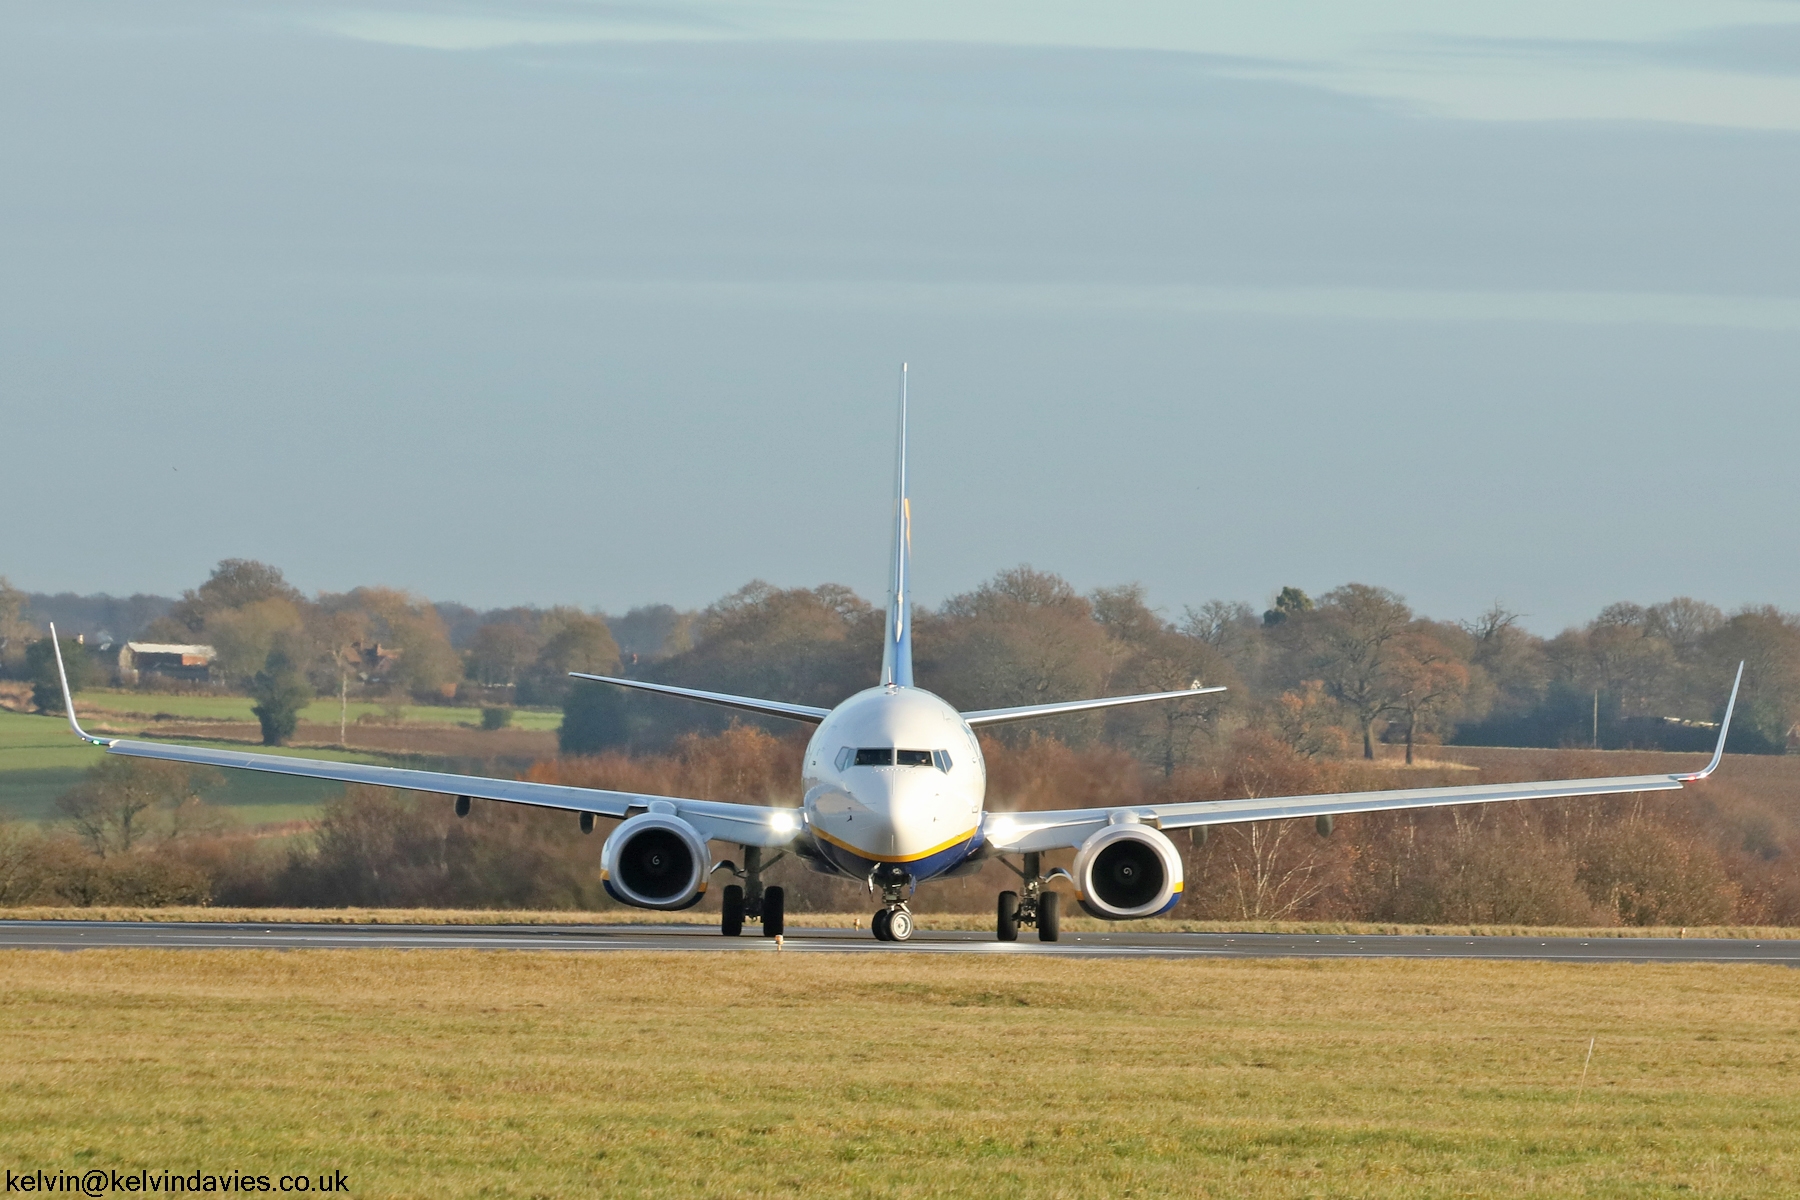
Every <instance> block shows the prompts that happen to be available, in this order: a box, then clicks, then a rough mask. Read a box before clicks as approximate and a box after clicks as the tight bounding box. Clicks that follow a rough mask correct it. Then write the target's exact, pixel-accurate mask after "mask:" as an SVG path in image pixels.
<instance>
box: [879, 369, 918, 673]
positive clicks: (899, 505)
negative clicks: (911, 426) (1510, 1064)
mask: <svg viewBox="0 0 1800 1200" xmlns="http://www.w3.org/2000/svg"><path fill="white" fill-rule="evenodd" d="M897 440H898V443H899V445H898V449H897V450H896V451H895V453H894V552H893V558H892V560H891V561H890V562H889V563H888V603H887V628H886V630H885V631H884V633H883V636H882V639H881V682H882V683H883V684H898V685H899V686H901V687H911V686H912V681H913V660H912V579H911V575H912V501H911V500H910V499H909V498H908V497H907V493H906V364H905V363H901V364H900V431H899V435H898V439H897Z"/></svg>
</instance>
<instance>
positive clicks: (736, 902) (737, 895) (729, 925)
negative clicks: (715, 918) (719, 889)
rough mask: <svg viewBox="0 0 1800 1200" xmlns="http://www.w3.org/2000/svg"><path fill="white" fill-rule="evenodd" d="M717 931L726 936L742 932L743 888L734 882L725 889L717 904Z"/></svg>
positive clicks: (735, 935) (733, 935)
mask: <svg viewBox="0 0 1800 1200" xmlns="http://www.w3.org/2000/svg"><path fill="white" fill-rule="evenodd" d="M719 932H720V933H722V934H724V935H725V936H726V937H737V936H738V935H739V934H741V933H743V932H744V889H743V888H741V887H739V886H738V885H737V884H735V883H734V884H732V885H731V886H730V887H728V888H726V889H725V896H724V899H723V901H722V902H721V903H720V905H719Z"/></svg>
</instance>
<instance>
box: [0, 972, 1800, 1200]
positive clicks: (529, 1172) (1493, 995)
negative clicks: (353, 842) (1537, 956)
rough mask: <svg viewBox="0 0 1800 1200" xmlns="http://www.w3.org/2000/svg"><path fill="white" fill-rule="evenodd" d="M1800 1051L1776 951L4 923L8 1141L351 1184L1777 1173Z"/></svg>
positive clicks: (996, 1184)
mask: <svg viewBox="0 0 1800 1200" xmlns="http://www.w3.org/2000/svg"><path fill="white" fill-rule="evenodd" d="M1590 1038H1593V1039H1595V1041H1594V1052H1593V1059H1592V1063H1591V1066H1589V1067H1587V1075H1586V1079H1585V1081H1584V1080H1583V1070H1584V1059H1585V1056H1586V1054H1587V1051H1588V1045H1589V1039H1590ZM1797 1068H1800V993H1797V992H1796V989H1795V987H1794V976H1793V974H1792V973H1790V972H1787V971H1784V970H1780V969H1775V968H1758V967H1726V966H1692V965H1683V966H1627V965H1619V966H1605V967H1595V966H1569V965H1559V964H1542V963H1487V962H1459V963H1444V962H1396V961H1389V962H1356V963H1336V962H1323V963H1303V962H1202V963H1187V962H1182V963H1170V962H1123V963H1121V962H1067V961H1047V960H1024V959H984V960H971V959H969V958H964V957H960V956H959V957H955V958H923V957H921V956H914V955H907V956H904V957H902V956H898V955H896V956H893V957H881V956H857V957H838V956H830V955H798V954H789V955H783V954H778V953H767V954H756V955H729V956H728V955H703V954H688V955H662V956H658V955H638V954H605V955H574V954H568V955H558V954H522V953H491V954H482V953H476V952H458V951H447V952H439V951H412V952H394V951H306V952H298V953H285V954H284V953H264V952H212V953H205V952H193V951H132V950H118V951H114V950H94V951H84V952H81V953H78V954H57V953H48V952H37V951H6V952H0V1079H3V1080H4V1081H5V1083H4V1085H3V1086H4V1088H5V1096H6V1103H5V1104H4V1105H3V1106H0V1145H4V1146H5V1147H6V1152H7V1153H6V1157H7V1159H8V1161H7V1163H6V1164H5V1165H6V1166H7V1167H9V1168H11V1169H14V1170H17V1169H19V1168H37V1167H41V1168H43V1169H45V1170H50V1171H54V1170H57V1169H67V1170H75V1171H81V1170H87V1169H92V1168H102V1169H111V1168H136V1167H140V1166H141V1167H145V1168H149V1169H153V1170H161V1169H168V1170H171V1171H176V1170H180V1171H191V1170H194V1169H196V1168H199V1169H208V1170H212V1171H227V1170H232V1169H237V1170H254V1171H265V1172H269V1173H272V1174H282V1173H297V1172H302V1171H304V1172H308V1173H311V1174H315V1175H316V1174H319V1173H323V1172H330V1171H332V1170H341V1171H343V1172H344V1173H345V1174H346V1175H347V1177H348V1179H349V1183H350V1192H351V1194H353V1195H359V1196H430V1197H448V1196H519V1197H527V1196H557V1197H560V1196H577V1195H632V1196H683V1197H686V1196H763V1195H809V1196H810V1195H855V1196H939V1195H960V1196H991V1195H1022V1196H1033V1197H1064V1196H1066V1197H1084V1198H1085V1197H1091V1196H1168V1195H1193V1196H1252V1197H1259V1196H1279V1197H1289V1196H1320V1195H1354V1196H1370V1197H1386V1196H1396V1197H1398V1196H1404V1197H1416V1196H1458V1195H1473V1196H1493V1195H1500V1194H1506V1195H1512V1196H1520V1195H1532V1196H1608V1197H1610V1196H1658V1195H1696V1196H1730V1197H1759V1196H1771V1197H1772V1196H1791V1195H1794V1194H1796V1192H1800V1089H1796V1088H1795V1087H1794V1086H1793V1080H1794V1075H1795V1071H1796V1069H1797Z"/></svg>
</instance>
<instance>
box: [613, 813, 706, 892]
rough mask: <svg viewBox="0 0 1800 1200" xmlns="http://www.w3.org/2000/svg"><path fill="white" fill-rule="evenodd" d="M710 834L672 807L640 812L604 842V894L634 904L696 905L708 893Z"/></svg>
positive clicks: (622, 823)
mask: <svg viewBox="0 0 1800 1200" xmlns="http://www.w3.org/2000/svg"><path fill="white" fill-rule="evenodd" d="M706 868H707V858H706V839H705V838H703V837H701V836H700V831H699V830H697V829H695V828H694V827H693V826H692V825H689V824H688V823H687V822H686V821H684V820H682V819H681V818H680V817H677V816H674V815H673V814H670V813H639V814H638V815H637V816H635V817H632V818H631V819H630V820H627V821H621V822H620V823H619V827H618V828H617V829H615V830H613V831H612V836H610V837H608V838H607V839H606V845H604V846H602V847H601V848H600V883H601V886H602V887H604V888H605V889H606V894H607V895H609V896H611V897H612V898H613V899H614V900H617V901H619V902H620V903H622V904H630V905H632V906H633V907H636V908H661V909H677V908H692V907H693V906H694V905H696V904H698V903H700V897H702V896H704V895H706Z"/></svg>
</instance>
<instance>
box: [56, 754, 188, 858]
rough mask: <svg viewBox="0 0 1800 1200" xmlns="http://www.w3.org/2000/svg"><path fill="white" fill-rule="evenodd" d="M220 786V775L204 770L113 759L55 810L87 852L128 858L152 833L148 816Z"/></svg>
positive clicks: (95, 770)
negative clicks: (60, 814) (217, 785)
mask: <svg viewBox="0 0 1800 1200" xmlns="http://www.w3.org/2000/svg"><path fill="white" fill-rule="evenodd" d="M218 782H219V774H218V772H216V771H212V770H208V769H206V768H203V767H202V768H196V767H192V766H189V765H188V764H186V763H171V762H154V761H145V760H142V759H132V758H113V757H110V756H109V757H106V758H103V759H101V760H100V761H99V762H97V763H95V764H94V765H93V766H92V767H90V768H89V769H88V772H87V775H86V776H85V777H84V778H83V779H82V781H81V782H80V783H79V784H77V785H75V786H74V787H73V788H71V789H69V790H68V791H66V792H64V793H63V794H62V795H60V796H58V797H57V798H56V807H57V809H58V810H59V811H60V812H61V813H62V814H63V818H64V820H66V821H67V822H68V823H69V825H70V826H71V827H72V828H73V829H74V831H75V833H76V836H78V837H80V838H81V840H82V841H83V842H84V843H85V844H86V845H87V848H88V849H89V850H90V851H91V852H92V853H93V854H95V855H96V856H98V857H100V858H105V857H106V856H107V855H109V854H124V853H127V852H129V851H130V850H131V849H132V847H134V846H136V845H137V844H138V843H139V842H140V841H141V840H143V838H144V837H145V836H146V834H147V833H148V832H149V822H148V820H147V819H146V817H145V815H144V814H145V813H146V812H150V811H154V810H156V809H171V810H172V809H177V808H179V807H180V806H181V805H183V804H184V803H186V802H188V801H190V800H192V799H194V798H195V797H196V796H197V795H198V793H199V792H200V790H201V789H203V788H205V787H210V786H213V785H215V784H217V783H218Z"/></svg>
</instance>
